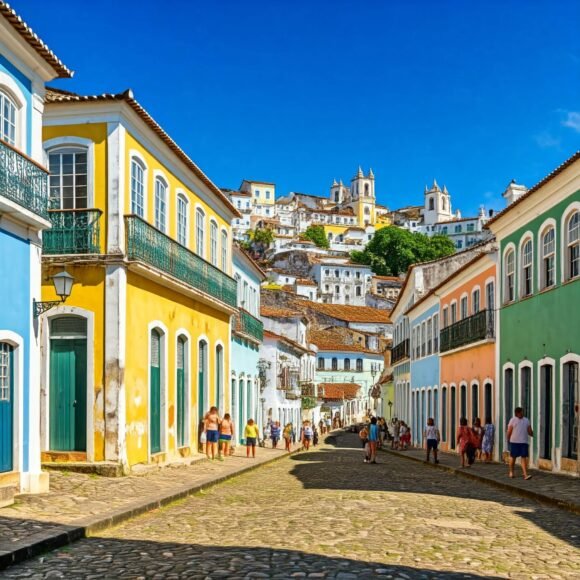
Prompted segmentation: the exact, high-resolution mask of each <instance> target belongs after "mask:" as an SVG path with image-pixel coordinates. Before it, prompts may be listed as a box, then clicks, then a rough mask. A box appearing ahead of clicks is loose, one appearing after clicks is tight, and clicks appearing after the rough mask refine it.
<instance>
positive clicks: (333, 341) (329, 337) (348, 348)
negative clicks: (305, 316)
mask: <svg viewBox="0 0 580 580" xmlns="http://www.w3.org/2000/svg"><path fill="white" fill-rule="evenodd" d="M310 342H311V343H312V344H315V345H316V346H317V347H318V350H319V351H321V350H322V351H324V350H330V351H340V352H364V353H367V354H376V355H378V356H381V353H380V352H377V351H375V350H370V349H368V348H365V347H364V346H360V345H359V344H347V343H345V342H344V338H343V337H342V336H341V335H339V334H337V333H336V332H333V331H331V330H330V331H329V330H313V331H310Z"/></svg>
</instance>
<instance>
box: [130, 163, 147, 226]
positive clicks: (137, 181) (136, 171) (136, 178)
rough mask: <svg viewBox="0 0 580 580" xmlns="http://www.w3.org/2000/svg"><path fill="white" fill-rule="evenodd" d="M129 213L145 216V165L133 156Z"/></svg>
mask: <svg viewBox="0 0 580 580" xmlns="http://www.w3.org/2000/svg"><path fill="white" fill-rule="evenodd" d="M131 213H133V214H135V215H138V216H139V217H144V216H145V167H143V164H142V163H141V161H139V160H138V159H136V158H135V157H133V158H132V159H131Z"/></svg>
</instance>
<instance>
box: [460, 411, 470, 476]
mask: <svg viewBox="0 0 580 580" xmlns="http://www.w3.org/2000/svg"><path fill="white" fill-rule="evenodd" d="M471 437H472V435H471V429H470V428H469V427H468V426H467V419H466V418H465V417H461V419H459V427H458V429H457V451H458V453H459V454H460V455H461V467H470V465H469V462H467V464H466V459H467V449H468V447H469V445H470V444H471Z"/></svg>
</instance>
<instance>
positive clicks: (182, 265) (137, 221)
mask: <svg viewBox="0 0 580 580" xmlns="http://www.w3.org/2000/svg"><path fill="white" fill-rule="evenodd" d="M125 226H126V228H125V229H126V236H127V258H128V259H129V260H137V261H141V262H145V263H146V264H149V265H150V266H153V267H154V268H157V269H158V270H161V271H163V272H165V273H166V274H169V275H170V276H173V277H175V278H177V279H178V280H180V281H182V282H184V283H185V284H188V285H189V286H191V287H193V288H195V289H197V290H200V291H201V292H204V293H205V294H207V295H209V296H211V297H212V298H217V299H218V300H221V301H222V302H224V303H225V304H227V305H228V306H232V307H234V308H235V307H236V305H237V284H236V281H235V280H234V279H233V278H230V277H229V276H228V275H227V274H225V273H224V272H222V271H221V270H219V269H218V268H216V267H215V266H212V264H210V263H209V262H206V261H205V260H204V259H203V258H200V257H199V256H198V255H197V254H194V253H193V252H191V251H190V250H188V249H187V248H186V247H185V246H182V245H181V244H179V243H178V242H176V241H175V240H172V239H171V238H170V237H169V236H167V235H165V234H164V233H163V232H161V231H159V230H158V229H156V228H154V227H153V226H151V225H149V224H148V223H147V222H146V221H144V220H142V219H141V218H140V217H138V216H135V215H130V216H125Z"/></svg>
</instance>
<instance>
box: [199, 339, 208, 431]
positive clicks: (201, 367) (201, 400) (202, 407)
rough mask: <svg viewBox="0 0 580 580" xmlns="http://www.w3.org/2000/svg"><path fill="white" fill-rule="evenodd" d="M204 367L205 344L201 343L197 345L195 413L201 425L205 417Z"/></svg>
mask: <svg viewBox="0 0 580 580" xmlns="http://www.w3.org/2000/svg"><path fill="white" fill-rule="evenodd" d="M206 366H207V343H206V342H205V341H203V340H202V341H201V342H200V343H199V353H198V367H199V368H198V376H197V412H198V420H199V422H200V423H201V422H202V421H203V417H204V415H205V404H206V402H205V381H206V376H205V375H206V372H205V371H206Z"/></svg>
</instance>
